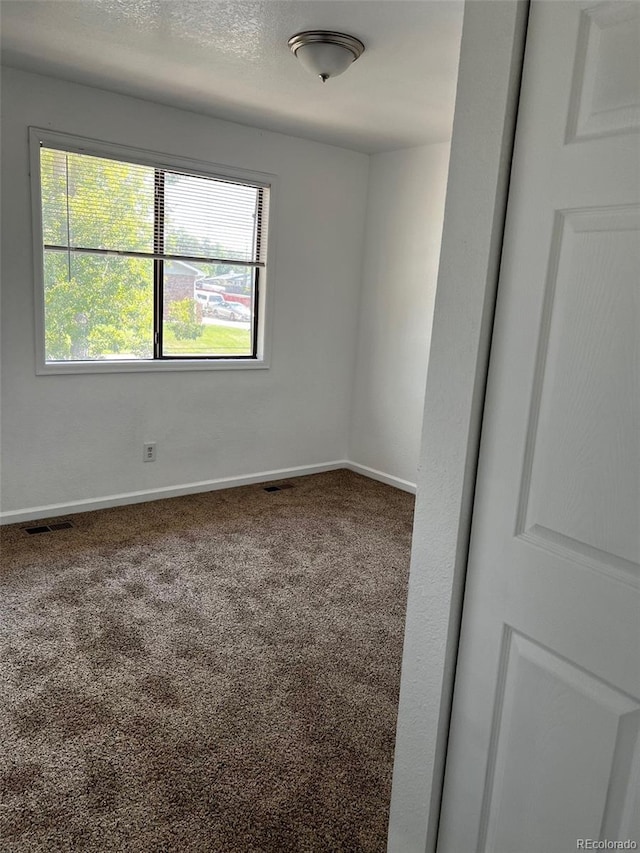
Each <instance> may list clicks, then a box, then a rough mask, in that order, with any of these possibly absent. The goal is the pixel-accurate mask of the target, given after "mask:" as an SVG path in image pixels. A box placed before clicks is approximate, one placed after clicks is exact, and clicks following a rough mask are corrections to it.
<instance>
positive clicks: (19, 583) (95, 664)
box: [0, 471, 413, 853]
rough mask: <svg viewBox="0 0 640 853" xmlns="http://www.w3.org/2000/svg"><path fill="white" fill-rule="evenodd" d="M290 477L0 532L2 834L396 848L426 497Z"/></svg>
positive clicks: (108, 845) (38, 840)
mask: <svg viewBox="0 0 640 853" xmlns="http://www.w3.org/2000/svg"><path fill="white" fill-rule="evenodd" d="M289 482H290V483H291V484H292V485H293V486H294V488H291V489H283V490H281V491H277V492H272V493H268V492H265V491H264V489H263V487H262V486H246V487H242V488H237V489H229V490H226V491H219V492H209V493H206V494H201V495H194V496H189V497H184V498H174V499H171V500H163V501H156V502H153V503H147V504H139V505H137V506H128V507H122V508H115V509H109V510H100V511H97V512H92V513H83V514H80V515H74V516H69V517H68V518H69V520H71V521H72V522H73V524H74V525H75V526H74V527H73V528H72V529H63V530H58V531H56V532H51V533H45V534H38V535H31V536H30V535H28V534H27V533H26V532H25V531H24V530H23V529H22V528H24V527H27V526H33V525H36V524H44V523H45V522H31V523H30V524H22V525H13V526H11V527H6V528H4V529H3V530H2V533H1V541H2V558H3V559H2V564H3V569H2V572H1V573H0V640H1V643H2V645H1V647H0V655H1V658H0V661H1V670H0V676H1V680H0V690H1V696H0V701H1V703H2V704H1V706H0V838H1V839H2V840H1V842H0V850H2V853H9V851H11V853H13V851H16V853H18V851H19V853H22V851H29V853H35V851H47V853H52V852H53V851H82V850H86V851H180V852H181V851H194V853H195V851H220V853H233V851H238V853H248V851H260V853H265V851H296V853H298V851H300V852H302V851H380V852H381V853H382V851H384V850H385V846H386V844H385V840H386V826H387V820H388V810H389V797H390V787H391V768H392V759H393V744H394V735H395V723H396V705H397V699H398V688H399V680H400V659H401V649H402V635H403V623H404V610H405V599H406V587H407V577H408V563H409V543H410V536H411V521H412V511H413V498H412V497H411V496H410V495H408V494H405V493H403V492H400V491H398V490H396V489H393V488H390V487H389V486H384V485H381V484H380V483H376V482H374V481H372V480H368V479H366V478H364V477H360V476H359V475H357V474H353V473H351V472H349V471H335V472H330V473H326V474H317V475H313V476H309V477H300V478H296V479H292V480H291V481H289ZM58 520H59V519H58Z"/></svg>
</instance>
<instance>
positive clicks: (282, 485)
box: [264, 483, 294, 492]
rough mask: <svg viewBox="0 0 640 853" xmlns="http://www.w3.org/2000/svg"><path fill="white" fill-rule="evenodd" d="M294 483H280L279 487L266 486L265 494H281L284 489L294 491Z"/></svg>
mask: <svg viewBox="0 0 640 853" xmlns="http://www.w3.org/2000/svg"><path fill="white" fill-rule="evenodd" d="M293 488H294V485H293V483H280V485H279V486H265V487H264V490H265V492H281V491H282V490H283V489H293Z"/></svg>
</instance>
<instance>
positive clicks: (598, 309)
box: [438, 0, 640, 853]
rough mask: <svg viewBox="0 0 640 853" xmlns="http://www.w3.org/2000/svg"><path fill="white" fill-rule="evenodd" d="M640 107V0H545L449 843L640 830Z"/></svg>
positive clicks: (533, 60) (552, 841)
mask: <svg viewBox="0 0 640 853" xmlns="http://www.w3.org/2000/svg"><path fill="white" fill-rule="evenodd" d="M639 125H640V4H638V3H637V2H600V3H590V4H586V3H579V2H573V0H571V2H565V1H564V0H560V2H541V1H540V0H534V2H533V3H532V6H531V12H530V20H529V29H528V33H527V46H526V54H525V65H524V77H523V85H522V93H521V101H520V107H519V112H518V123H517V131H516V145H515V152H514V161H513V171H512V180H511V187H510V194H509V205H508V212H507V224H506V233H505V247H504V252H503V260H502V267H501V273H500V284H499V288H498V304H497V313H496V323H495V330H494V338H493V344H492V351H491V363H490V369H489V384H488V389H487V399H486V408H485V417H484V423H483V433H482V445H481V452H480V466H479V472H478V483H477V492H476V501H475V506H474V516H473V526H472V536H471V549H470V557H469V572H468V579H467V588H466V592H465V604H464V611H463V619H462V636H461V645H460V652H459V659H458V670H457V675H456V686H455V695H454V703H453V717H452V726H451V734H450V743H449V752H448V756H447V768H446V777H445V786H444V795H443V807H442V816H441V823H440V834H439V840H438V851H439V853H476V851H477V853H484V851H487V853H489V851H491V853H568V851H571V850H576V849H580V846H579V842H578V840H579V839H584V840H585V845H586V843H587V839H588V840H589V841H591V842H593V841H621V842H624V841H627V840H628V841H630V842H631V841H633V842H636V843H637V844H638V849H640V801H639V800H640V796H639V789H640V587H639V582H640V567H639V564H640V233H639V228H640V204H639V202H640V182H639V170H640V145H639V139H640V137H639V136H638V128H639ZM585 849H588V846H586V847H585Z"/></svg>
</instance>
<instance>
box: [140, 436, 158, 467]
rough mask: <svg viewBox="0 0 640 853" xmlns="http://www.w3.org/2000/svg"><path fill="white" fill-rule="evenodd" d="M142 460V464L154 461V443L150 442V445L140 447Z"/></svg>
mask: <svg viewBox="0 0 640 853" xmlns="http://www.w3.org/2000/svg"><path fill="white" fill-rule="evenodd" d="M142 460H143V461H144V462H155V461H156V443H155V441H152V442H151V443H150V444H143V445H142Z"/></svg>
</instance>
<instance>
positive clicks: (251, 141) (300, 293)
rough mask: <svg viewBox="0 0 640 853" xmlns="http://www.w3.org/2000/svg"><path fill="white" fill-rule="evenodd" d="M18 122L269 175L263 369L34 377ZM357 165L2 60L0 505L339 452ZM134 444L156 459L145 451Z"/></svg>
mask: <svg viewBox="0 0 640 853" xmlns="http://www.w3.org/2000/svg"><path fill="white" fill-rule="evenodd" d="M29 125H36V126H39V127H45V128H52V129H54V130H59V131H64V132H68V133H72V134H78V135H81V136H87V137H91V138H95V139H101V140H107V141H110V142H115V143H123V144H126V145H131V146H135V147H139V148H143V149H149V150H154V151H162V152H167V153H169V154H177V155H182V156H186V157H192V158H194V159H198V160H205V161H211V162H214V163H221V164H227V165H230V166H237V167H243V168H247V169H253V170H256V171H261V172H269V173H275V174H276V175H278V176H279V179H280V180H279V187H278V189H279V194H278V206H277V210H276V211H275V216H274V219H273V228H275V230H276V243H277V245H276V258H275V261H276V280H275V282H274V284H275V288H276V290H275V306H274V316H273V317H272V320H273V326H272V329H273V341H272V354H271V367H270V368H269V369H268V370H247V371H212V372H176V373H163V374H157V373H154V374H148V373H138V374H136V373H132V374H127V375H118V374H100V375H97V374H93V375H87V376H84V375H74V376H36V375H35V360H34V359H35V357H34V306H33V271H32V251H33V250H32V243H31V214H30V201H29V179H28V149H27V127H28V126H29ZM368 163H369V158H368V157H367V156H366V155H364V154H359V153H356V152H352V151H347V150H344V149H341V148H336V147H332V146H328V145H323V144H318V143H314V142H309V141H305V140H301V139H297V138H293V137H288V136H284V135H281V134H276V133H271V132H267V131H261V130H257V129H254V128H248V127H244V126H241V125H236V124H232V123H229V122H224V121H218V120H215V119H211V118H207V117H204V116H200V115H197V114H195V113H190V112H186V111H181V110H176V109H171V108H168V107H164V106H160V105H157V104H152V103H149V102H146V101H142V100H137V99H133V98H128V97H124V96H121V95H115V94H111V93H107V92H104V91H99V90H96V89H91V88H88V87H84V86H79V85H75V84H71V83H66V82H63V81H59V80H54V79H51V78H47V77H41V76H37V75H31V74H26V73H23V72H19V71H15V70H13V69H4V70H3V77H2V213H3V234H2V238H3V247H2V248H3V252H2V306H3V311H2V323H3V327H2V397H3V407H2V416H3V423H2V439H3V471H2V495H3V511H4V512H7V511H19V510H25V509H28V508H30V507H37V506H44V505H51V504H53V505H58V504H65V503H67V502H69V503H74V502H79V501H83V500H87V499H91V498H100V497H103V496H108V495H117V494H121V493H130V492H136V491H144V490H152V489H157V488H162V487H169V486H177V485H181V484H190V483H194V482H200V481H204V480H210V479H217V478H222V477H239V476H242V475H250V474H252V473H255V472H260V471H265V470H277V469H283V468H289V467H295V466H308V465H312V464H314V463H331V462H333V461H335V460H341V459H344V458H345V457H346V455H347V440H348V420H349V408H350V396H351V383H352V377H353V364H354V360H355V346H356V344H355V335H354V329H355V328H356V325H357V300H358V291H359V286H360V272H361V258H362V246H363V230H364V221H365V208H366V191H367V172H368ZM336 306H339V310H336ZM145 441H156V442H157V444H158V459H157V461H156V462H155V463H152V464H144V463H143V462H142V443H143V442H145Z"/></svg>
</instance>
